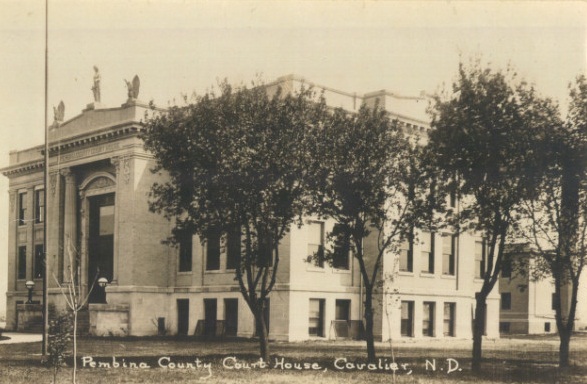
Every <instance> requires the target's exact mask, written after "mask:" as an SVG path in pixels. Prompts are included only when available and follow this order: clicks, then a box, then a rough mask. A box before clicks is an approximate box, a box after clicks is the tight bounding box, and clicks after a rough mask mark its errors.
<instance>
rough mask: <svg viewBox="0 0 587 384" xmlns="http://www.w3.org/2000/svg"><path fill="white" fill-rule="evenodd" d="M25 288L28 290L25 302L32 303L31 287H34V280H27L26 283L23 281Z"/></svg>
mask: <svg viewBox="0 0 587 384" xmlns="http://www.w3.org/2000/svg"><path fill="white" fill-rule="evenodd" d="M24 285H25V287H26V289H28V290H29V299H28V300H27V302H26V303H27V304H32V303H33V288H35V282H34V281H32V280H27V282H26V283H24Z"/></svg>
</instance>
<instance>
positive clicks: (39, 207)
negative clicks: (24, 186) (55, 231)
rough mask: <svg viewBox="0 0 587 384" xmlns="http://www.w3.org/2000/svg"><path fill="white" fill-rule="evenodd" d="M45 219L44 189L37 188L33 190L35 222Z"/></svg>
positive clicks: (41, 221)
mask: <svg viewBox="0 0 587 384" xmlns="http://www.w3.org/2000/svg"><path fill="white" fill-rule="evenodd" d="M44 221H45V191H44V190H42V189H37V190H36V191H35V223H43V222H44Z"/></svg>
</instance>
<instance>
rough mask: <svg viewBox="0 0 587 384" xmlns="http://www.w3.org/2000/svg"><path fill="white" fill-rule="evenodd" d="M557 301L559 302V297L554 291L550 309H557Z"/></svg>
mask: <svg viewBox="0 0 587 384" xmlns="http://www.w3.org/2000/svg"><path fill="white" fill-rule="evenodd" d="M557 302H558V298H557V297H556V293H553V294H552V296H551V298H550V309H552V310H556V304H557Z"/></svg>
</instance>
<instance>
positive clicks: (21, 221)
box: [18, 192, 26, 225]
mask: <svg viewBox="0 0 587 384" xmlns="http://www.w3.org/2000/svg"><path fill="white" fill-rule="evenodd" d="M25 220H26V192H21V193H19V194H18V225H25V224H26V222H25Z"/></svg>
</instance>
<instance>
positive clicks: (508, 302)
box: [501, 292, 512, 310]
mask: <svg viewBox="0 0 587 384" xmlns="http://www.w3.org/2000/svg"><path fill="white" fill-rule="evenodd" d="M501 309H505V310H507V309H512V294H511V293H509V292H504V293H502V294H501Z"/></svg>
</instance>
